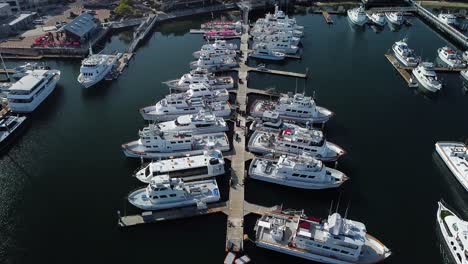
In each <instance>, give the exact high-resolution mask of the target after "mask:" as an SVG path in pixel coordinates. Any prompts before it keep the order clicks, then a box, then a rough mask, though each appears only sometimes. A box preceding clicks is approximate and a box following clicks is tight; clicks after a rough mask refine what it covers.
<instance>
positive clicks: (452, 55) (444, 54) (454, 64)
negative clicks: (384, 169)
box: [437, 46, 466, 68]
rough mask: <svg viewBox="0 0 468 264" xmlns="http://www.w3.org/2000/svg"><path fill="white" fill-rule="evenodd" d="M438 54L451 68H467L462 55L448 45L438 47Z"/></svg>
mask: <svg viewBox="0 0 468 264" xmlns="http://www.w3.org/2000/svg"><path fill="white" fill-rule="evenodd" d="M437 55H438V56H439V59H440V60H442V61H443V62H444V63H445V64H447V65H448V66H449V67H451V68H465V67H466V63H465V62H463V61H462V58H461V56H459V55H458V54H457V52H456V51H455V50H453V49H451V48H449V47H447V46H445V47H442V48H439V49H437Z"/></svg>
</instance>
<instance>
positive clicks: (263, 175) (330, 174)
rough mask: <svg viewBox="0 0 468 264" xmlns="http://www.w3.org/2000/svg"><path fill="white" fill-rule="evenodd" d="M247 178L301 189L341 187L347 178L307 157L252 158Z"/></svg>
mask: <svg viewBox="0 0 468 264" xmlns="http://www.w3.org/2000/svg"><path fill="white" fill-rule="evenodd" d="M249 177H250V178H253V179H257V180H261V181H266V182H271V183H275V184H279V185H284V186H289V187H295V188H301V189H328V188H336V187H339V186H341V184H343V183H344V182H345V181H346V180H347V179H348V177H346V175H344V173H342V172H340V171H338V170H335V169H332V168H328V167H326V166H324V165H323V163H322V162H321V161H319V160H317V159H314V158H312V157H310V156H307V155H300V156H295V155H289V156H288V155H281V156H280V157H279V158H265V157H257V158H254V160H253V161H252V163H250V168H249Z"/></svg>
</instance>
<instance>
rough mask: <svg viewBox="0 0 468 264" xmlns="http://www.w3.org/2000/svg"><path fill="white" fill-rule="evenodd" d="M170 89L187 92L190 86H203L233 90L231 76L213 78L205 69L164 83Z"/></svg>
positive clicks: (192, 71) (199, 69)
mask: <svg viewBox="0 0 468 264" xmlns="http://www.w3.org/2000/svg"><path fill="white" fill-rule="evenodd" d="M164 83H165V84H166V85H167V86H169V87H170V88H171V89H175V90H178V91H185V90H188V89H189V87H190V85H191V84H199V83H202V84H205V85H207V86H209V87H211V88H212V89H233V88H234V79H233V78H232V77H231V76H220V77H217V76H214V74H212V73H209V72H208V70H206V69H201V68H197V69H195V70H191V71H190V73H186V74H184V75H183V76H182V77H181V78H179V79H175V80H171V81H167V82H164Z"/></svg>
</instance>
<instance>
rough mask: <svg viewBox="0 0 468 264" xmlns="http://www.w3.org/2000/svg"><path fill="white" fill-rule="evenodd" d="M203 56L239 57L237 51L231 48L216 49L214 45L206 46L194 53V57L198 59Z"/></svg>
mask: <svg viewBox="0 0 468 264" xmlns="http://www.w3.org/2000/svg"><path fill="white" fill-rule="evenodd" d="M201 56H205V57H210V56H212V57H216V56H219V57H225V58H233V59H235V58H236V57H237V52H236V51H235V50H229V49H215V48H213V46H210V48H205V49H203V48H202V49H201V50H199V51H195V52H194V53H193V57H194V58H196V59H198V58H200V57H201Z"/></svg>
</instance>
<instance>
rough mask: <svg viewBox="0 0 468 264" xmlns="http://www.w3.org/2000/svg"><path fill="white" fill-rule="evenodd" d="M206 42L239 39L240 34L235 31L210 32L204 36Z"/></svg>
mask: <svg viewBox="0 0 468 264" xmlns="http://www.w3.org/2000/svg"><path fill="white" fill-rule="evenodd" d="M204 36H205V38H206V39H207V40H214V39H234V38H240V36H241V33H239V32H238V31H236V30H228V29H222V30H210V31H208V32H206V33H205V34H204Z"/></svg>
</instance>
